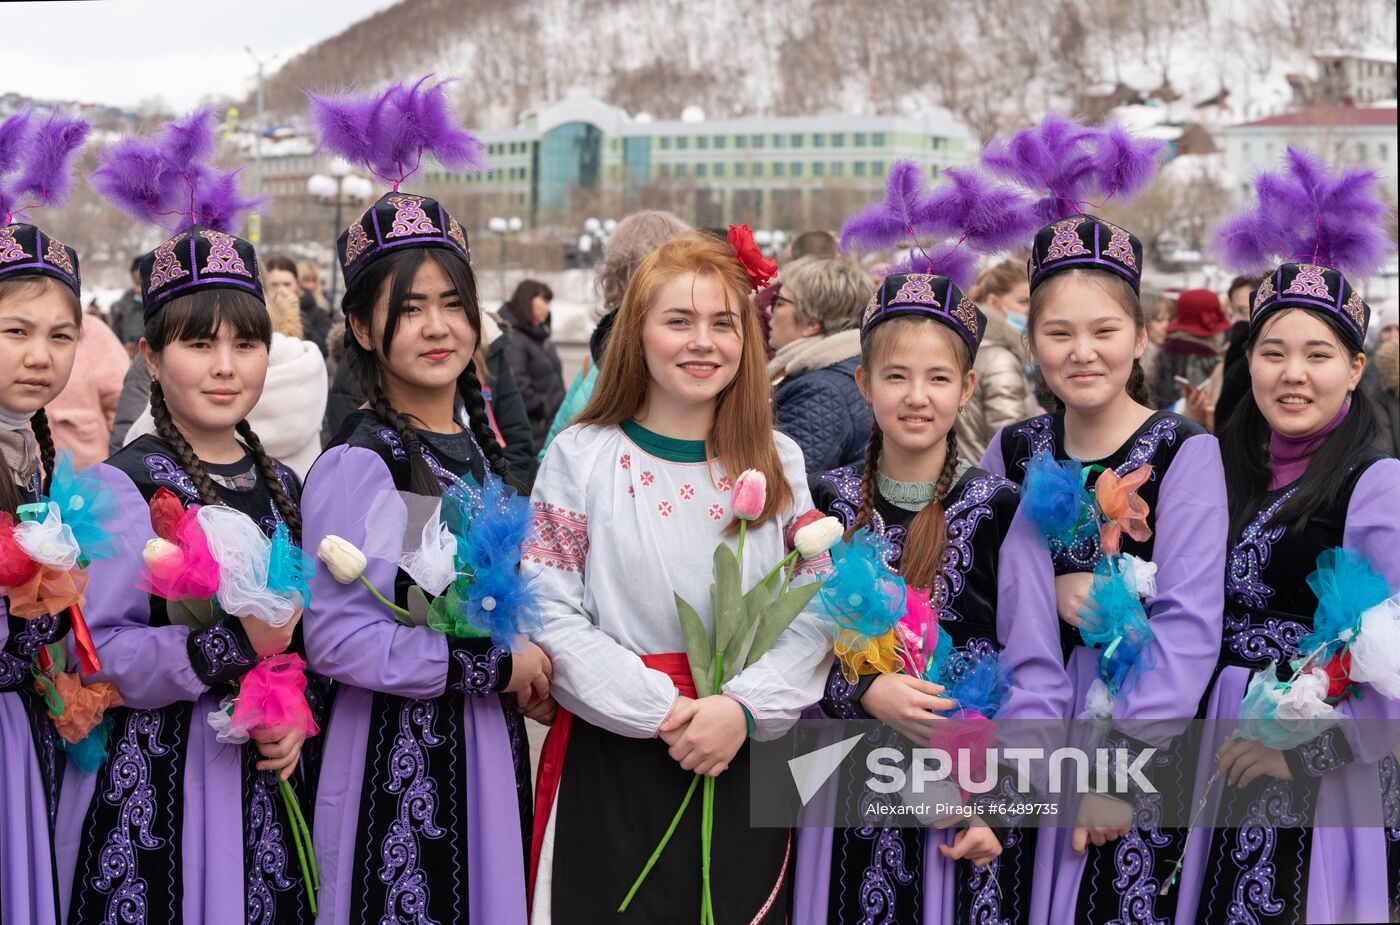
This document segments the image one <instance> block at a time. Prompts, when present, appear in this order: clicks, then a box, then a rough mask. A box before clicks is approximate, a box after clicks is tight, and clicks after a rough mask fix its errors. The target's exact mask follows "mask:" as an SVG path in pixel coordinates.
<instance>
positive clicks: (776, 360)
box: [768, 257, 875, 474]
mask: <svg viewBox="0 0 1400 925" xmlns="http://www.w3.org/2000/svg"><path fill="white" fill-rule="evenodd" d="M874 292H875V285H874V284H873V283H872V282H871V281H870V277H868V276H866V275H865V273H864V272H863V271H861V270H859V269H857V268H855V267H852V266H850V265H849V264H846V263H843V262H841V261H838V260H822V259H818V258H815V257H807V258H803V259H801V260H794V261H793V262H792V263H790V264H788V265H787V267H786V268H784V270H783V280H782V287H781V288H780V289H779V290H778V294H777V298H776V299H774V301H773V323H772V329H771V331H770V333H769V342H770V343H771V344H772V346H773V347H774V348H775V350H776V352H775V353H774V354H773V359H771V360H769V361H768V375H769V379H770V380H771V381H772V382H773V385H774V390H773V417H774V419H775V421H776V423H777V427H778V429H779V430H781V431H782V432H783V433H785V434H787V435H788V436H789V437H791V438H792V439H793V440H795V441H796V442H797V445H798V446H799V447H801V448H802V456H803V459H804V460H805V462H806V468H807V472H808V474H811V473H814V472H825V471H827V470H828V469H836V468H839V467H841V466H855V467H857V468H860V467H861V466H862V465H863V464H864V461H865V445H866V443H867V441H868V440H869V439H870V424H871V417H870V409H869V408H868V407H867V406H866V404H865V399H864V398H862V397H861V394H860V389H859V388H858V387H857V386H856V379H855V375H856V367H857V366H858V365H859V364H860V316H861V312H862V311H863V310H864V309H865V305H866V303H867V302H869V301H870V297H871V295H872V294H874Z"/></svg>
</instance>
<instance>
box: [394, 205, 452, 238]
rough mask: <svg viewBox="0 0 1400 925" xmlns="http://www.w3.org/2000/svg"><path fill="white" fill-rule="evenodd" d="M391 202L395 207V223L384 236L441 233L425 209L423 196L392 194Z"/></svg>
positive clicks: (397, 236)
mask: <svg viewBox="0 0 1400 925" xmlns="http://www.w3.org/2000/svg"><path fill="white" fill-rule="evenodd" d="M389 204H390V205H391V206H393V207H394V210H395V211H394V225H393V227H392V228H390V229H389V233H388V234H386V235H385V236H384V239H385V240H388V239H389V238H403V237H407V236H408V235H413V234H441V232H440V231H439V230H438V227H437V226H436V225H434V224H433V220H432V219H430V218H428V216H427V213H425V212H424V211H423V197H422V196H390V197H389Z"/></svg>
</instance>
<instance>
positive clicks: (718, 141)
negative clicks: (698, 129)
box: [715, 135, 724, 148]
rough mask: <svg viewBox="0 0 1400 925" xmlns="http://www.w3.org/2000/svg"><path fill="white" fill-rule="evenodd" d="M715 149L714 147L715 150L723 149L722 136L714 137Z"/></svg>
mask: <svg viewBox="0 0 1400 925" xmlns="http://www.w3.org/2000/svg"><path fill="white" fill-rule="evenodd" d="M715 147H716V148H723V147H724V136H723V135H716V136H715Z"/></svg>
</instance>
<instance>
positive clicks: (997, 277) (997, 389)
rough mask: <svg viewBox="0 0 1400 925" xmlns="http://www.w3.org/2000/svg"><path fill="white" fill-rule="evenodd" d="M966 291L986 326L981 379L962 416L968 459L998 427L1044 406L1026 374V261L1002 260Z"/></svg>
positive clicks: (960, 435)
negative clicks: (981, 313) (978, 307)
mask: <svg viewBox="0 0 1400 925" xmlns="http://www.w3.org/2000/svg"><path fill="white" fill-rule="evenodd" d="M967 297H968V298H969V299H971V300H972V301H973V302H976V303H977V304H978V305H980V306H981V307H982V310H983V312H985V314H986V316H987V329H986V332H985V334H983V336H982V346H981V348H980V349H979V350H978V351H977V363H976V365H975V366H974V371H975V372H976V373H977V384H976V385H975V386H974V387H973V389H972V396H971V397H970V398H968V400H967V405H966V406H965V407H964V408H963V410H962V413H961V414H960V415H959V416H958V423H957V432H958V448H959V451H960V452H961V453H962V455H963V456H964V457H965V458H967V459H981V458H982V454H983V453H985V452H986V451H987V444H988V443H990V442H991V440H992V436H993V435H994V434H996V432H997V430H998V429H999V428H1001V427H1002V426H1004V425H1006V424H1010V423H1012V422H1013V421H1022V420H1025V419H1026V418H1028V417H1031V416H1032V415H1034V414H1035V413H1036V412H1037V411H1039V410H1040V406H1039V405H1038V404H1037V403H1036V400H1035V394H1034V392H1033V390H1032V389H1031V383H1030V380H1029V379H1027V378H1026V364H1027V363H1028V362H1029V361H1030V358H1029V355H1028V354H1027V353H1026V340H1025V330H1026V312H1027V310H1028V309H1029V307H1030V301H1031V290H1030V281H1029V279H1028V277H1027V276H1026V265H1025V264H1024V263H1022V262H1021V261H1018V260H1003V261H1002V262H1001V263H998V264H996V265H995V266H991V267H988V268H987V269H985V270H983V271H982V274H981V275H980V276H978V277H977V283H976V285H974V286H973V287H972V289H971V291H970V292H968V294H967Z"/></svg>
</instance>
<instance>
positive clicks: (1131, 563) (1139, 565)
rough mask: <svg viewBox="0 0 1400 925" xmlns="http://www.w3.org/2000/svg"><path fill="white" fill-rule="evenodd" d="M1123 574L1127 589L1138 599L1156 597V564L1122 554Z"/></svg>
mask: <svg viewBox="0 0 1400 925" xmlns="http://www.w3.org/2000/svg"><path fill="white" fill-rule="evenodd" d="M1123 572H1124V574H1125V575H1126V576H1127V578H1128V581H1129V584H1128V587H1130V588H1132V589H1133V591H1135V592H1136V593H1137V596H1138V597H1141V598H1149V597H1156V596H1157V563H1155V562H1148V561H1147V560H1146V559H1139V558H1138V557H1137V556H1134V555H1131V554H1128V553H1124V555H1123Z"/></svg>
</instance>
